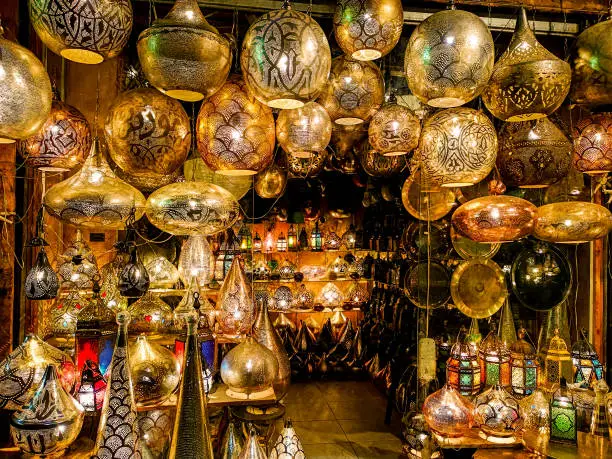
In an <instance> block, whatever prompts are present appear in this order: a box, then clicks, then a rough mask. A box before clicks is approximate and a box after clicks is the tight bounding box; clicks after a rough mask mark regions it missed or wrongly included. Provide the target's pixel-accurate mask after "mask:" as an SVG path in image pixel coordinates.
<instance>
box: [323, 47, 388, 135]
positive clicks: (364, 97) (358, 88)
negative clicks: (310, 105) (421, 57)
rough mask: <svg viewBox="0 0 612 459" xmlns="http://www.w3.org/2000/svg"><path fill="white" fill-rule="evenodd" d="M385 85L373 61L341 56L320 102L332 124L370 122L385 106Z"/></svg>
mask: <svg viewBox="0 0 612 459" xmlns="http://www.w3.org/2000/svg"><path fill="white" fill-rule="evenodd" d="M384 92H385V82H384V81H383V77H382V73H381V72H380V69H379V68H378V67H377V66H376V65H375V64H373V63H372V62H366V61H357V60H354V59H351V58H350V57H347V56H338V57H336V58H335V59H334V60H333V62H332V68H331V73H330V75H329V80H328V81H327V84H326V85H325V88H324V89H323V92H322V93H321V95H320V96H319V98H318V99H317V102H319V103H320V104H321V105H322V106H323V108H325V110H327V113H328V114H329V117H330V118H331V119H332V121H333V122H334V123H336V124H340V125H354V124H361V123H364V122H367V121H369V120H370V118H372V116H374V113H376V111H377V110H378V109H379V108H380V106H381V105H382V103H383V97H384Z"/></svg>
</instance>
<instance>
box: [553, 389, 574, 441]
mask: <svg viewBox="0 0 612 459" xmlns="http://www.w3.org/2000/svg"><path fill="white" fill-rule="evenodd" d="M576 421H577V415H576V406H575V405H574V397H573V395H572V392H571V391H570V390H569V389H568V388H567V383H566V380H565V378H563V377H562V378H561V379H560V381H559V388H558V389H557V390H556V391H555V392H554V393H553V396H552V400H551V402H550V438H551V440H556V441H560V442H567V443H576V440H577V436H578V426H577V422H576Z"/></svg>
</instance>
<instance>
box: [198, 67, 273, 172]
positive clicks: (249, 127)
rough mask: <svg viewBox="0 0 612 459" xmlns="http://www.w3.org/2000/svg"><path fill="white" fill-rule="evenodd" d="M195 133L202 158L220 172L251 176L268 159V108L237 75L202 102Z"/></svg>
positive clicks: (270, 148)
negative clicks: (248, 89)
mask: <svg viewBox="0 0 612 459" xmlns="http://www.w3.org/2000/svg"><path fill="white" fill-rule="evenodd" d="M196 133H197V134H196V135H197V139H198V150H199V151H200V154H201V155H202V159H203V160H204V162H205V163H206V165H207V166H208V167H209V168H210V169H212V170H213V171H215V172H218V173H220V174H227V175H253V174H256V173H257V172H259V171H261V170H262V169H264V168H265V167H267V166H268V165H269V164H270V163H271V162H272V159H273V155H274V142H275V138H276V136H275V131H274V117H273V116H272V110H271V109H270V108H269V107H266V106H265V105H264V104H262V103H260V102H259V101H257V100H256V99H255V97H253V95H252V94H251V93H250V92H248V91H247V86H246V85H245V83H244V80H242V78H240V77H238V76H232V77H230V78H229V80H228V81H227V82H226V83H225V84H224V85H223V86H222V87H221V89H220V90H219V91H217V92H216V93H215V94H214V95H213V96H212V97H210V98H209V99H208V100H207V101H206V102H204V103H203V104H202V106H201V107H200V113H199V114H198V121H197V127H196Z"/></svg>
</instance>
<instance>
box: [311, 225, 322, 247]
mask: <svg viewBox="0 0 612 459" xmlns="http://www.w3.org/2000/svg"><path fill="white" fill-rule="evenodd" d="M310 250H312V251H313V252H320V251H321V250H323V235H322V234H321V231H319V222H318V221H317V222H316V223H315V227H314V229H313V230H312V232H311V233H310Z"/></svg>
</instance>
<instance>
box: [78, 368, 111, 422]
mask: <svg viewBox="0 0 612 459" xmlns="http://www.w3.org/2000/svg"><path fill="white" fill-rule="evenodd" d="M75 393H76V395H75V398H76V399H77V401H78V402H79V403H80V404H81V406H82V407H83V409H84V410H85V411H86V412H90V413H95V412H96V411H99V410H101V409H102V405H103V404H104V394H105V393H106V380H105V379H104V376H102V373H101V372H100V368H99V367H98V364H97V363H96V362H92V361H91V360H87V361H86V362H85V364H84V365H83V368H82V370H81V377H80V378H79V382H78V383H77V387H76V389H75Z"/></svg>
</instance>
